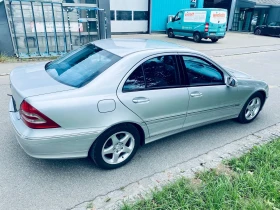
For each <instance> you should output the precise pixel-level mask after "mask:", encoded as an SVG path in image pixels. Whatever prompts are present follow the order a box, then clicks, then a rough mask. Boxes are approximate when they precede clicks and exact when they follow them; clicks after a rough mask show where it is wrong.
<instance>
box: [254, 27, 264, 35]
mask: <svg viewBox="0 0 280 210" xmlns="http://www.w3.org/2000/svg"><path fill="white" fill-rule="evenodd" d="M254 34H255V35H261V34H262V30H261V29H260V28H257V29H256V30H255V32H254Z"/></svg>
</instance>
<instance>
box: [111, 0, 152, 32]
mask: <svg viewBox="0 0 280 210" xmlns="http://www.w3.org/2000/svg"><path fill="white" fill-rule="evenodd" d="M110 10H115V20H111V31H112V32H113V33H114V32H147V31H148V21H147V20H133V11H148V0H110ZM116 10H126V11H132V21H130V20H123V21H121V20H117V19H116V17H117V14H116Z"/></svg>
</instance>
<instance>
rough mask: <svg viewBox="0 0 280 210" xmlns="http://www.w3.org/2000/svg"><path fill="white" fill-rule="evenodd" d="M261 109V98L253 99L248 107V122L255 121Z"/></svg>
mask: <svg viewBox="0 0 280 210" xmlns="http://www.w3.org/2000/svg"><path fill="white" fill-rule="evenodd" d="M260 109H261V99H260V98H259V97H256V98H253V99H252V100H251V101H250V102H249V104H248V105H247V107H246V110H245V118H246V120H251V119H253V118H254V117H255V116H256V115H257V114H258V113H259V111H260Z"/></svg>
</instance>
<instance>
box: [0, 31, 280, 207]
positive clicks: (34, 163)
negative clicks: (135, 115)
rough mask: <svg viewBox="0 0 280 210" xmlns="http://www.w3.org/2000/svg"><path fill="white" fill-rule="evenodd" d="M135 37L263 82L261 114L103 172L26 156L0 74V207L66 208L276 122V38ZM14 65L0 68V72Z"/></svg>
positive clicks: (146, 150)
mask: <svg viewBox="0 0 280 210" xmlns="http://www.w3.org/2000/svg"><path fill="white" fill-rule="evenodd" d="M134 37H135V36H134ZM136 37H140V38H153V39H154V38H156V39H162V40H168V41H172V42H176V43H180V44H182V45H185V46H188V47H191V48H194V49H197V50H201V51H203V52H204V53H206V54H209V55H210V56H213V59H214V60H216V61H217V62H219V63H220V64H223V65H226V66H228V67H231V68H235V69H238V70H241V71H244V72H246V73H249V74H251V75H253V76H254V77H255V78H258V79H262V80H265V81H266V82H267V83H268V84H269V85H270V87H271V88H270V97H269V99H268V101H267V103H266V105H265V107H264V109H263V111H262V112H261V113H260V115H259V116H258V118H257V119H256V120H255V121H254V122H253V123H251V124H248V125H241V124H238V123H237V122H235V121H232V120H228V121H224V122H220V123H215V124H212V125H208V126H204V127H201V128H197V129H194V130H190V131H187V132H183V133H180V134H177V135H174V136H171V137H168V138H165V139H162V140H160V141H157V142H153V143H151V144H148V145H145V146H144V147H142V148H140V150H139V151H138V153H137V154H136V156H135V157H134V159H133V160H132V161H131V162H130V163H129V164H127V165H126V166H124V167H122V168H120V169H116V170H111V171H104V170H100V169H98V168H96V167H95V165H94V164H93V163H92V162H91V160H90V159H89V158H87V159H75V160H39V159H34V158H31V157H29V156H27V155H26V154H25V153H24V152H23V150H22V149H21V148H20V146H19V145H18V143H17V141H16V139H15V137H14V133H13V130H12V127H11V125H10V123H9V118H8V113H7V109H8V108H7V107H8V99H9V98H8V97H7V96H6V94H7V93H9V80H8V76H0V116H1V117H0V209H3V210H6V209H13V210H17V209H20V210H22V209H28V210H33V209H34V210H35V209H36V210H38V209H40V210H41V209H42V210H45V209H46V210H50V209H51V210H56V209H69V208H71V207H74V206H75V205H77V204H79V203H82V202H84V201H88V200H92V199H93V198H94V197H95V196H97V195H100V194H106V193H107V192H109V191H112V190H114V189H118V188H121V187H123V186H126V185H127V184H129V183H131V182H134V181H137V180H139V179H141V178H143V177H146V176H149V175H152V174H154V173H155V172H158V171H163V170H165V169H167V168H169V167H171V166H174V165H176V164H178V163H180V162H184V161H186V160H188V159H191V158H193V157H195V156H198V155H200V154H203V153H205V152H207V151H209V150H211V149H214V148H217V147H220V146H222V145H224V144H226V143H228V142H231V141H234V140H236V139H239V138H242V137H244V136H246V135H248V134H250V133H252V132H255V131H258V130H261V129H264V128H266V127H268V126H271V125H273V124H275V123H278V122H280V106H279V104H280V71H279V65H280V60H279V58H280V39H279V38H273V37H260V36H258V37H257V36H253V35H248V34H234V33H229V34H228V35H227V37H226V38H225V39H224V40H220V41H219V42H218V43H215V44H212V43H208V42H203V43H201V44H196V43H193V42H192V41H191V40H186V39H168V38H166V36H165V35H152V36H151V35H138V36H136ZM17 65H18V64H17ZM12 66H13V64H6V65H1V64H0V71H1V72H0V73H2V72H4V71H5V68H6V69H7V71H8V68H10V67H12ZM23 79H24V78H23Z"/></svg>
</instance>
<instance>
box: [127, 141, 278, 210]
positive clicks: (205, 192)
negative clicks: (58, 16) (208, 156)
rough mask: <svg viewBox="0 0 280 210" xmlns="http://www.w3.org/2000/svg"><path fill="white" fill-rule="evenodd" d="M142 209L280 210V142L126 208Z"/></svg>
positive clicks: (252, 151) (171, 186) (260, 148)
mask: <svg viewBox="0 0 280 210" xmlns="http://www.w3.org/2000/svg"><path fill="white" fill-rule="evenodd" d="M197 180H199V182H198V181H197ZM194 183H196V184H194ZM197 183H198V184H197ZM138 209H139V210H145V209H153V210H154V209H162V210H163V209H164V210H168V209H170V210H171V209H172V210H173V209H184V210H185V209H191V210H193V209H225V210H231V209H238V210H239V209H252V210H253V209H254V210H269V209H271V210H280V139H277V140H274V141H273V142H271V143H268V144H266V145H263V146H260V147H254V148H253V149H252V150H251V151H250V152H249V153H247V154H245V155H244V156H242V157H241V158H238V159H232V160H230V161H227V162H226V163H225V165H221V166H220V167H218V168H217V169H215V170H210V171H207V172H202V173H199V174H197V175H196V178H195V179H192V180H187V179H184V178H181V179H179V180H178V181H176V182H175V183H173V184H170V185H168V186H166V187H164V188H163V189H162V190H161V191H154V192H153V193H152V198H151V199H147V200H140V201H138V202H137V203H135V204H128V203H125V204H124V206H123V207H122V210H138Z"/></svg>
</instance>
